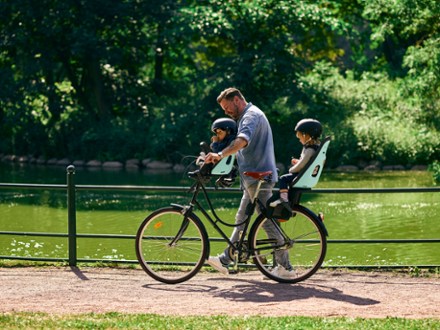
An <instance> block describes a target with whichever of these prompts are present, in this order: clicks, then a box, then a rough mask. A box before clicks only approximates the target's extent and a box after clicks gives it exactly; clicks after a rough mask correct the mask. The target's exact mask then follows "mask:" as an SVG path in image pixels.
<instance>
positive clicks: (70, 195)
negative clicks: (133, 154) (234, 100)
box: [0, 165, 440, 268]
mask: <svg viewBox="0 0 440 330" xmlns="http://www.w3.org/2000/svg"><path fill="white" fill-rule="evenodd" d="M74 174H75V167H74V166H73V165H70V166H68V167H67V180H66V184H27V183H0V190H7V189H12V190H20V189H37V190H43V189H44V190H61V191H66V193H67V222H68V232H67V233H47V232H26V231H0V236H2V235H15V236H39V237H61V238H66V239H67V241H68V256H67V257H66V258H45V257H32V256H12V255H0V259H10V260H29V261H53V262H68V263H69V265H70V266H76V265H77V263H78V262H87V263H90V262H109V261H111V262H115V263H137V260H113V259H112V260H108V259H81V258H78V257H77V239H78V238H92V239H131V240H134V239H135V235H117V234H84V233H78V232H77V228H76V192H77V191H92V190H104V191H110V190H111V191H131V192H133V191H142V192H146V191H157V192H160V191H162V192H164V191H165V192H187V191H188V187H169V186H167V187H166V186H121V185H115V186H113V185H76V184H75V182H74ZM207 190H212V191H215V188H213V187H212V188H211V187H207ZM221 191H222V192H231V193H238V192H240V189H238V188H229V189H222V190H221ZM427 192H440V187H428V188H382V189H365V188H360V189H344V188H337V189H336V188H331V189H313V190H311V191H310V193H321V194H359V193H427ZM305 193H307V191H306V192H305ZM212 240H217V238H212ZM328 243H329V244H359V243H362V244H377V243H385V244H388V243H390V244H396V243H397V244H418V243H440V238H432V239H333V240H332V239H329V240H328ZM414 266H415V267H425V268H436V267H440V265H439V264H436V265H414ZM335 267H336V266H335ZM337 267H342V268H347V267H348V268H349V267H350V265H338V266H337ZM356 267H357V266H356ZM365 267H366V268H377V267H382V268H396V267H402V266H395V265H390V266H384V265H377V266H365ZM404 267H409V266H408V265H404Z"/></svg>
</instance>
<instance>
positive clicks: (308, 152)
mask: <svg viewBox="0 0 440 330" xmlns="http://www.w3.org/2000/svg"><path fill="white" fill-rule="evenodd" d="M314 154H315V150H314V149H312V148H306V149H304V150H303V152H302V153H301V157H300V158H299V159H292V164H293V166H292V167H291V168H289V173H299V172H300V171H301V170H302V169H303V168H304V166H306V164H307V162H308V161H309V160H310V158H312V156H313V155H314ZM294 161H296V162H295V163H294Z"/></svg>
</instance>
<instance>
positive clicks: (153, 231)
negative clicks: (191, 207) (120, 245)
mask: <svg viewBox="0 0 440 330" xmlns="http://www.w3.org/2000/svg"><path fill="white" fill-rule="evenodd" d="M181 211H182V210H181V209H179V208H176V207H167V208H163V209H159V210H157V211H155V212H153V213H152V214H150V215H149V216H148V217H147V218H146V219H145V220H144V221H143V222H142V224H141V225H140V227H139V229H138V232H137V235H136V256H137V259H138V261H139V263H140V265H141V266H142V268H143V269H144V271H145V272H146V273H147V274H148V275H150V276H151V277H153V278H154V279H156V280H158V281H160V282H163V283H168V284H175V283H180V282H184V281H186V280H189V279H190V278H191V277H193V276H194V275H195V274H196V273H197V272H198V271H199V270H200V268H201V267H202V266H203V264H204V261H205V259H206V258H207V255H208V253H209V252H208V236H207V234H206V230H205V228H204V226H203V224H202V223H201V221H200V219H199V218H198V217H197V216H196V215H195V214H193V213H191V214H189V215H188V216H186V217H185V216H184V215H183V214H182V212H181Z"/></svg>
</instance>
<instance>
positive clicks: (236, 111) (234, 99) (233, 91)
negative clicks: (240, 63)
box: [217, 87, 247, 120]
mask: <svg viewBox="0 0 440 330" xmlns="http://www.w3.org/2000/svg"><path fill="white" fill-rule="evenodd" d="M217 102H218V104H220V106H221V108H222V109H223V111H224V112H225V114H226V115H228V116H229V117H231V118H233V119H234V120H237V119H238V118H240V116H241V114H242V113H243V110H244V108H245V107H246V104H247V102H246V100H245V98H244V97H243V94H241V92H240V91H239V90H238V89H237V88H234V87H230V88H227V89H225V90H224V91H222V92H221V93H220V95H219V96H218V97H217Z"/></svg>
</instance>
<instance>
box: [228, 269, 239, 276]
mask: <svg viewBox="0 0 440 330" xmlns="http://www.w3.org/2000/svg"><path fill="white" fill-rule="evenodd" d="M229 274H230V275H237V274H238V270H236V269H231V270H229Z"/></svg>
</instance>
